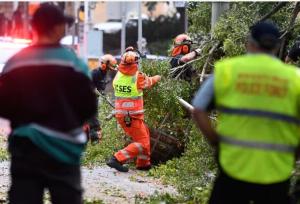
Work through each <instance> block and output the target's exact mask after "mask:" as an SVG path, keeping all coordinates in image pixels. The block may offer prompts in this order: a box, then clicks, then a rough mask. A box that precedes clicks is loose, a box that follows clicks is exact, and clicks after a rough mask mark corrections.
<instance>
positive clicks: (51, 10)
mask: <svg viewBox="0 0 300 204" xmlns="http://www.w3.org/2000/svg"><path fill="white" fill-rule="evenodd" d="M73 22H74V18H73V17H71V16H68V15H65V14H64V12H63V11H62V10H61V9H60V8H59V7H58V6H56V5H54V4H53V3H43V4H41V6H40V7H39V8H38V9H37V10H36V12H35V13H34V14H33V17H32V20H31V25H32V27H33V29H34V30H35V31H36V32H37V33H39V34H46V33H48V32H51V29H52V28H53V27H54V26H56V25H59V24H63V23H66V24H69V25H71V24H72V23H73Z"/></svg>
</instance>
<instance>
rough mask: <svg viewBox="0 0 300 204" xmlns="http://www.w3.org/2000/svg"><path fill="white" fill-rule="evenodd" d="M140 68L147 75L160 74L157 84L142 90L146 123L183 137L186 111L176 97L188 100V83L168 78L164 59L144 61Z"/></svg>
mask: <svg viewBox="0 0 300 204" xmlns="http://www.w3.org/2000/svg"><path fill="white" fill-rule="evenodd" d="M142 68H143V72H144V73H146V74H147V75H149V76H153V75H157V74H159V75H161V76H162V80H161V81H160V82H159V83H158V84H156V85H155V86H154V87H153V88H151V89H149V90H145V91H144V100H145V118H146V122H147V124H148V125H149V126H150V127H152V128H159V129H162V130H164V131H165V132H167V133H169V134H171V135H173V136H175V137H177V138H181V139H183V137H184V130H185V129H186V127H187V125H188V123H189V119H186V118H184V117H185V115H186V112H185V110H183V108H182V107H181V105H180V104H179V103H178V100H177V98H176V97H182V98H184V99H186V100H188V101H189V100H190V98H191V95H192V93H191V87H190V85H189V83H187V82H186V81H183V80H174V79H170V78H169V77H168V74H169V69H170V65H169V63H168V62H166V61H164V62H159V61H144V62H143V64H142ZM165 117H167V118H168V119H167V121H164V119H165Z"/></svg>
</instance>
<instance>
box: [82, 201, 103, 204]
mask: <svg viewBox="0 0 300 204" xmlns="http://www.w3.org/2000/svg"><path fill="white" fill-rule="evenodd" d="M83 203H84V204H103V203H104V202H103V201H102V200H84V201H83Z"/></svg>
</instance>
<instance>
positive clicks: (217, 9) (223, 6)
mask: <svg viewBox="0 0 300 204" xmlns="http://www.w3.org/2000/svg"><path fill="white" fill-rule="evenodd" d="M228 9H229V3H227V2H212V7H211V31H213V29H214V27H215V25H216V23H217V21H218V19H219V17H220V16H221V15H222V14H223V13H224V12H225V11H226V10H228Z"/></svg>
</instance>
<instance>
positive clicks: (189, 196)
mask: <svg viewBox="0 0 300 204" xmlns="http://www.w3.org/2000/svg"><path fill="white" fill-rule="evenodd" d="M189 139H190V141H189V142H188V144H187V147H186V151H185V152H184V153H183V155H182V157H180V158H175V159H173V160H170V161H168V162H167V163H166V164H165V165H161V166H159V167H157V168H155V169H152V170H151V171H150V175H152V176H154V177H158V178H161V179H162V180H163V181H164V182H166V183H168V184H173V185H175V186H176V187H177V188H178V190H179V192H180V193H181V195H183V196H184V200H185V202H192V203H206V201H207V199H208V196H209V194H210V188H211V187H210V184H211V181H212V178H213V175H214V172H215V169H216V164H215V162H214V159H213V152H214V151H213V150H212V148H211V147H210V146H209V145H208V144H207V143H206V141H205V140H204V139H203V136H202V135H200V133H199V131H198V130H197V129H196V128H195V127H194V126H193V128H192V129H191V131H190V134H189Z"/></svg>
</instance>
